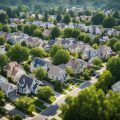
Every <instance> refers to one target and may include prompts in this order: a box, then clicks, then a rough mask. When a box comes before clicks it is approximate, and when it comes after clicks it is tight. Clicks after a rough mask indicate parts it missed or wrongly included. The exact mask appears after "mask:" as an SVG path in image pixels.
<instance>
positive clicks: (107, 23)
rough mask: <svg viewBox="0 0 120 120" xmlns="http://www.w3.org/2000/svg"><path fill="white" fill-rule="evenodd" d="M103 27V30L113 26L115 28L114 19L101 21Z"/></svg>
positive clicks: (108, 18)
mask: <svg viewBox="0 0 120 120" xmlns="http://www.w3.org/2000/svg"><path fill="white" fill-rule="evenodd" d="M103 26H104V27H105V28H113V26H115V19H114V18H113V17H111V16H108V17H105V18H104V20H103Z"/></svg>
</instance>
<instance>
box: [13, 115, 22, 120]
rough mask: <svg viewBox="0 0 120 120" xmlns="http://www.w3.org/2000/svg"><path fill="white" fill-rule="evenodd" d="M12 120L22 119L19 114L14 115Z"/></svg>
mask: <svg viewBox="0 0 120 120" xmlns="http://www.w3.org/2000/svg"><path fill="white" fill-rule="evenodd" d="M13 120H22V117H21V116H20V115H19V114H16V115H15V116H14V118H13Z"/></svg>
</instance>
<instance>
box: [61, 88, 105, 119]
mask: <svg viewBox="0 0 120 120" xmlns="http://www.w3.org/2000/svg"><path fill="white" fill-rule="evenodd" d="M104 99H105V94H104V93H103V91H101V90H98V91H97V90H96V89H95V88H94V87H92V88H87V89H85V90H82V91H81V92H80V93H79V95H78V97H76V98H73V97H68V98H67V99H66V105H63V106H61V109H62V113H63V120H73V118H74V120H80V119H81V120H93V118H94V119H95V120H104V119H103V117H104V116H102V112H103V109H102V100H104Z"/></svg>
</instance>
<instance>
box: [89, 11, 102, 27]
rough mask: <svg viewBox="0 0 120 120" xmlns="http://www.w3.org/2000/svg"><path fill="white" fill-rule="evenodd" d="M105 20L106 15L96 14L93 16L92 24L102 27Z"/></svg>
mask: <svg viewBox="0 0 120 120" xmlns="http://www.w3.org/2000/svg"><path fill="white" fill-rule="evenodd" d="M103 19H104V15H103V14H102V13H96V14H95V15H93V17H92V19H91V22H92V23H93V24H94V25H100V24H102V23H103Z"/></svg>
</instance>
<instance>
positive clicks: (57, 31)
mask: <svg viewBox="0 0 120 120" xmlns="http://www.w3.org/2000/svg"><path fill="white" fill-rule="evenodd" d="M59 36H60V29H59V28H58V27H54V28H52V31H51V37H52V38H58V37H59Z"/></svg>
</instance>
